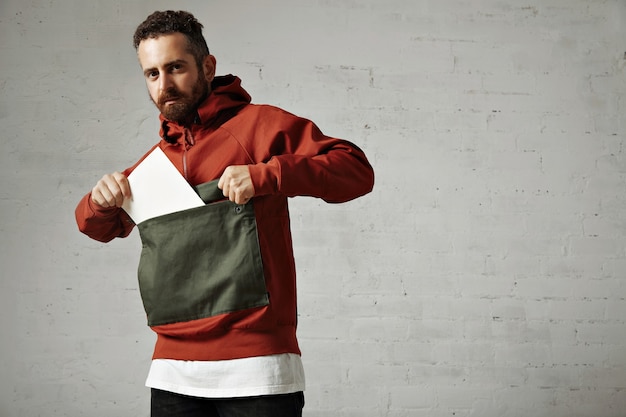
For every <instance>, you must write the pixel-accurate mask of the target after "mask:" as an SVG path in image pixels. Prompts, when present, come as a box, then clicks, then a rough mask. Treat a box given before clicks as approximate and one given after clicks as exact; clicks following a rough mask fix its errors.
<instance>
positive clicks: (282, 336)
mask: <svg viewBox="0 0 626 417" xmlns="http://www.w3.org/2000/svg"><path fill="white" fill-rule="evenodd" d="M196 122H197V123H194V124H192V125H190V126H182V125H179V124H177V123H175V122H172V121H169V120H166V119H164V118H163V117H162V116H161V132H160V134H161V138H162V140H161V141H160V142H159V143H158V144H157V145H155V147H156V146H159V147H160V148H161V149H162V150H163V151H164V153H165V154H166V155H167V157H168V158H169V159H170V160H171V161H172V163H173V164H174V165H175V166H176V167H177V168H178V170H179V171H180V172H181V174H183V176H184V177H185V178H186V179H187V181H188V182H189V183H190V184H191V185H192V186H196V185H198V184H202V183H206V182H209V181H212V180H215V179H217V178H219V177H220V176H221V175H222V173H223V171H224V170H225V169H226V168H227V167H228V166H231V165H248V166H249V169H250V175H251V177H252V182H253V185H254V190H255V197H254V214H255V217H256V222H257V233H258V240H259V245H260V250H261V258H262V262H263V271H264V276H265V284H266V288H267V291H268V295H269V298H270V303H269V304H268V305H265V306H262V307H257V308H251V309H247V310H243V311H238V312H234V313H227V314H220V315H217V316H213V317H208V318H202V319H197V320H192V321H185V322H179V323H171V324H164V325H157V326H153V327H152V329H153V330H154V331H155V332H156V333H157V342H156V346H155V351H154V355H153V358H154V359H179V360H225V359H237V358H245V357H252V356H264V355H271V354H279V353H297V354H299V353H300V350H299V347H298V343H297V340H296V321H297V318H296V314H297V313H296V279H295V276H296V273H295V264H294V259H293V248H292V241H291V231H290V227H289V213H288V207H287V197H292V196H312V197H319V198H322V199H324V200H325V201H327V202H330V203H340V202H345V201H348V200H351V199H354V198H357V197H359V196H361V195H363V194H366V193H368V192H370V191H371V190H372V187H373V183H374V173H373V170H372V167H371V166H370V164H369V162H368V161H367V158H366V157H365V155H364V153H363V152H362V151H361V150H360V149H359V148H358V147H357V146H356V145H354V144H352V143H350V142H347V141H345V140H341V139H336V138H331V137H328V136H325V135H324V134H322V132H321V131H320V130H319V129H318V128H317V126H315V124H313V123H312V122H311V121H309V120H306V119H303V118H299V117H296V116H294V115H292V114H290V113H287V112H285V111H283V110H281V109H279V108H276V107H272V106H268V105H255V104H250V96H249V95H248V93H247V92H246V91H245V90H244V89H243V88H242V87H241V80H240V79H239V78H237V77H234V76H232V75H229V76H224V77H216V78H215V80H214V81H213V91H212V93H211V95H210V96H209V97H208V98H207V99H206V100H205V101H204V102H203V103H202V105H201V106H200V107H199V109H198V117H197V118H196ZM155 147H153V148H152V149H154V148H155ZM152 149H150V151H152ZM150 151H149V152H147V153H146V155H144V157H142V158H141V159H140V160H139V161H138V162H137V164H139V163H140V162H141V161H142V160H143V159H144V158H145V156H147V155H148V154H149V153H150ZM137 164H135V165H134V166H133V167H131V168H128V169H126V170H125V171H124V174H125V175H128V174H130V173H131V172H132V170H133V169H134V168H135V166H137ZM76 221H77V224H78V227H79V229H80V231H82V232H83V233H85V234H86V235H88V236H89V237H91V238H93V239H96V240H99V241H102V242H108V241H110V240H112V239H113V238H115V237H125V236H127V235H128V234H129V233H130V232H131V230H132V229H133V227H134V226H135V225H134V223H133V222H132V220H131V219H130V218H129V217H128V215H127V214H126V213H125V212H124V211H123V210H122V209H119V208H106V209H105V208H101V207H99V206H97V205H95V204H94V203H93V202H92V201H91V194H87V195H86V196H84V197H83V199H82V200H81V201H80V202H79V204H78V206H77V208H76Z"/></svg>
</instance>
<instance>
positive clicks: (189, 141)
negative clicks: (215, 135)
mask: <svg viewBox="0 0 626 417" xmlns="http://www.w3.org/2000/svg"><path fill="white" fill-rule="evenodd" d="M195 143H196V141H195V139H194V138H193V135H192V133H191V131H190V130H189V129H187V128H185V143H184V144H183V146H184V148H183V176H184V177H185V179H186V180H187V181H189V175H188V174H189V172H188V171H187V151H188V150H189V148H191V147H192V146H193V145H195Z"/></svg>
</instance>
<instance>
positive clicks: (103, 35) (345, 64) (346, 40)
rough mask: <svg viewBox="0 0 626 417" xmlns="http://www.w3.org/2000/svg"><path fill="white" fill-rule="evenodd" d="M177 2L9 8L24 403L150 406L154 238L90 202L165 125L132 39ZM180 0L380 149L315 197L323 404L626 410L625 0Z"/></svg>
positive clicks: (306, 231) (285, 96) (216, 44)
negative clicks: (103, 179)
mask: <svg viewBox="0 0 626 417" xmlns="http://www.w3.org/2000/svg"><path fill="white" fill-rule="evenodd" d="M210 3H216V2H210ZM167 7H173V6H172V5H171V4H168V3H167V2H164V1H157V2H154V1H147V0H143V1H137V2H124V1H121V0H113V1H104V0H98V1H93V2H75V1H67V0H60V1H55V2H44V1H40V0H30V1H18V0H4V1H3V2H2V4H0V51H2V59H0V126H1V128H2V143H3V152H2V153H1V154H0V158H1V160H0V161H1V163H0V173H1V175H0V207H1V210H2V218H1V220H0V232H1V233H2V236H3V240H2V243H1V244H0V256H1V259H0V263H1V265H2V278H1V280H0V329H2V332H3V335H2V337H1V340H2V342H1V343H0V370H1V373H2V378H0V416H1V417H33V416H46V417H55V416H86V415H88V416H93V417H97V416H129V415H133V416H141V415H143V416H147V415H148V395H149V394H148V391H147V389H145V388H143V381H144V378H145V374H146V370H147V366H148V364H149V357H150V353H151V348H152V346H151V345H152V343H153V340H154V338H153V336H152V334H151V333H150V331H149V330H148V329H147V328H146V327H145V324H144V322H145V320H144V318H143V317H144V316H143V311H142V308H141V302H140V300H139V295H138V292H137V288H136V278H135V270H136V263H137V258H138V251H139V241H138V237H137V235H136V234H134V235H133V236H131V237H130V238H129V239H127V240H120V241H116V242H113V243H111V244H109V245H101V244H99V243H96V242H93V241H90V240H89V239H87V238H85V237H83V236H81V235H80V234H79V233H78V232H77V231H76V228H75V225H74V220H73V209H74V206H75V204H76V202H77V201H78V199H79V198H80V197H81V196H82V195H83V194H84V193H85V192H87V190H89V189H90V188H91V187H92V186H93V183H94V182H95V181H96V180H97V179H98V178H99V177H100V176H101V175H102V174H103V173H105V172H108V171H110V170H114V169H122V168H125V167H126V166H128V165H129V164H131V163H132V162H134V161H135V159H136V158H137V157H138V156H140V155H141V154H143V152H144V151H145V150H146V149H147V148H148V147H149V146H150V145H151V144H152V143H153V142H154V141H155V140H156V131H157V123H156V119H155V117H156V112H155V110H154V109H153V108H152V105H151V104H150V102H149V100H148V97H147V94H146V91H145V88H144V86H143V85H142V79H141V76H140V74H139V71H138V65H137V62H136V58H135V54H134V51H133V50H132V46H131V36H132V32H133V30H134V27H135V26H136V25H137V24H138V23H139V22H140V21H141V20H142V19H143V18H144V17H145V16H147V14H149V13H150V12H151V11H153V10H154V9H163V8H167ZM175 7H176V8H182V9H188V10H190V11H192V12H194V13H195V14H196V15H197V16H198V17H199V18H200V20H201V21H203V22H204V23H205V26H206V29H205V33H206V35H207V37H208V39H209V44H210V47H211V49H212V51H213V53H214V54H215V55H217V59H218V73H229V72H232V73H235V74H238V75H240V76H241V77H242V78H243V80H244V86H245V87H246V88H247V89H248V90H249V91H250V92H251V94H252V96H253V99H254V101H256V102H259V103H272V104H276V105H279V106H282V107H284V108H285V109H287V110H290V111H292V112H294V113H296V114H300V115H302V116H306V117H309V118H311V119H313V120H315V121H316V122H317V124H318V125H319V126H320V127H321V128H322V130H324V131H325V132H326V133H328V134H331V135H336V136H340V137H345V138H348V139H351V140H353V141H354V142H356V143H357V144H359V145H360V146H361V147H363V148H364V149H365V151H366V152H367V154H368V155H369V157H370V159H371V161H372V163H373V164H374V166H375V170H376V174H377V182H376V188H375V190H374V192H373V193H372V194H370V195H368V196H367V197H365V198H362V199H360V200H357V201H354V202H351V203H348V204H344V205H337V206H334V205H326V204H324V203H321V202H318V201H316V200H313V199H308V198H302V199H294V200H293V201H292V220H293V222H292V223H293V232H294V240H295V250H296V258H297V264H298V272H299V292H300V330H299V336H300V340H301V345H302V350H303V353H304V361H305V367H306V371H307V376H308V389H307V396H306V399H307V406H306V408H305V415H306V416H307V417H316V416H327V415H333V416H343V417H352V416H354V417H356V416H358V417H363V416H372V417H373V416H394V417H402V416H412V417H413V416H417V417H419V416H428V417H433V416H434V417H438V416H481V417H509V416H511V417H513V416H514V417H527V416H533V417H543V416H546V417H547V416H550V417H560V416H563V417H572V416H578V417H590V416H593V417H624V416H626V322H625V319H624V317H626V299H625V294H626V275H625V274H626V243H625V237H626V236H625V235H626V233H625V232H626V214H624V213H625V210H624V207H625V203H626V197H625V195H626V194H625V193H624V186H625V185H626V159H625V149H624V144H625V139H626V136H625V135H626V131H625V126H626V105H625V104H624V103H625V100H626V74H625V67H626V43H625V40H626V23H625V22H626V3H625V2H624V1H623V0H549V1H538V0H530V1H528V2H524V3H519V2H516V1H513V0H498V1H497V0H482V1H473V2H469V1H462V0H439V1H433V0H418V1H412V0H394V1H383V0H359V1H346V0H338V1H326V0H314V1H287V0H268V1H264V2H254V1H251V0H238V1H235V2H221V3H220V4H211V5H209V3H208V2H203V1H199V0H193V1H192V0H188V1H185V2H181V3H176V6H175Z"/></svg>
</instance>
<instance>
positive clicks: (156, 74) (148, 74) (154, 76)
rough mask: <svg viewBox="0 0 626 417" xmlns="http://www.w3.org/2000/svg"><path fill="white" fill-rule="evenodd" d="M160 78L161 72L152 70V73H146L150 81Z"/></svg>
mask: <svg viewBox="0 0 626 417" xmlns="http://www.w3.org/2000/svg"><path fill="white" fill-rule="evenodd" d="M158 76H159V72H158V71H156V70H152V71H147V72H146V78H148V79H155V78H157V77H158Z"/></svg>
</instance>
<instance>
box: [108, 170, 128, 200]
mask: <svg viewBox="0 0 626 417" xmlns="http://www.w3.org/2000/svg"><path fill="white" fill-rule="evenodd" d="M113 178H115V180H116V181H117V185H118V187H119V188H120V191H121V193H122V196H123V197H125V198H130V197H131V195H132V193H131V190H130V183H129V182H128V178H127V177H126V176H125V175H124V174H121V173H119V172H116V173H114V174H113Z"/></svg>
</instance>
